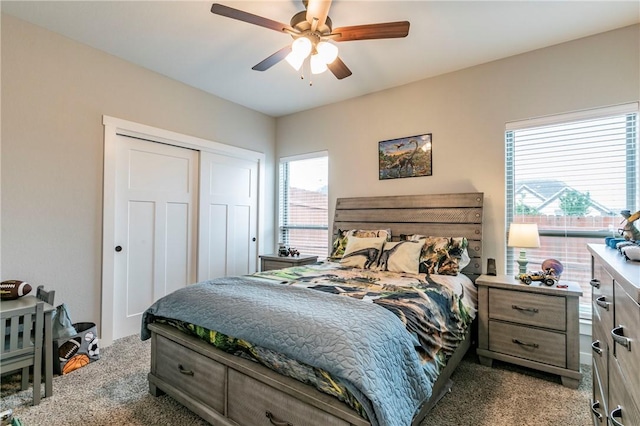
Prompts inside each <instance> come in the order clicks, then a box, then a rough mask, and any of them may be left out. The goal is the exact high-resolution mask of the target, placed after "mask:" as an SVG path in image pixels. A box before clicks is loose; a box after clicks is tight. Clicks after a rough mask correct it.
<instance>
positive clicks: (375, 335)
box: [141, 277, 433, 426]
mask: <svg viewBox="0 0 640 426" xmlns="http://www.w3.org/2000/svg"><path fill="white" fill-rule="evenodd" d="M155 316H157V317H164V318H172V319H177V320H180V321H184V322H188V323H192V324H197V325H200V326H202V327H206V328H208V329H211V330H217V331H219V332H222V333H224V334H227V335H231V336H234V337H237V338H240V339H244V340H247V341H250V342H252V343H254V344H256V345H260V346H263V347H265V348H268V349H272V350H275V351H279V352H281V353H283V354H285V355H287V356H290V357H292V358H294V359H297V360H300V361H302V362H304V363H307V364H309V365H312V366H315V367H318V368H321V369H324V370H326V371H328V372H329V373H331V374H332V375H333V376H335V377H337V378H339V379H340V380H341V381H342V383H343V384H344V385H345V386H346V387H347V388H348V389H349V391H350V392H352V393H353V394H354V395H355V396H356V397H357V398H358V399H359V400H360V401H361V403H362V404H363V406H364V408H365V410H366V412H367V415H368V417H369V421H370V422H371V424H372V425H381V426H387V425H389V426H391V425H398V426H406V425H409V424H411V420H412V418H413V416H414V414H416V411H417V409H418V408H419V407H420V405H421V404H422V403H423V402H424V401H425V400H427V399H428V398H429V397H430V396H431V388H432V380H433V378H431V379H430V378H429V376H428V374H427V372H426V371H425V369H424V368H423V367H422V365H421V362H420V359H419V356H418V354H417V352H416V351H415V349H414V346H415V345H417V344H418V342H417V339H416V338H415V337H414V336H412V335H411V334H410V333H407V331H406V329H405V326H404V324H403V323H402V321H400V320H399V319H398V317H397V316H396V315H394V314H393V313H392V312H390V311H388V310H387V309H385V308H383V307H380V306H378V305H376V304H373V303H363V302H362V301H359V300H355V299H352V298H349V297H341V296H338V295H335V294H328V293H324V292H319V291H313V290H309V289H305V288H297V287H292V286H283V285H281V284H276V283H270V282H266V281H264V280H260V279H255V278H251V277H229V278H219V279H216V280H212V281H205V282H202V283H198V284H194V285H191V286H189V287H186V288H183V289H180V290H177V291H175V292H173V293H171V294H169V295H167V296H165V297H163V298H162V299H160V300H158V301H157V302H156V303H154V304H153V305H152V306H151V307H150V308H149V309H147V311H145V313H144V315H143V320H142V330H141V338H142V339H143V340H146V339H148V338H149V337H151V335H150V332H149V330H148V328H147V325H148V324H149V323H151V322H153V319H154V317H155ZM363 397H364V398H363Z"/></svg>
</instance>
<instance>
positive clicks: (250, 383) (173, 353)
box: [148, 324, 471, 426]
mask: <svg viewBox="0 0 640 426" xmlns="http://www.w3.org/2000/svg"><path fill="white" fill-rule="evenodd" d="M149 329H150V330H151V332H152V336H151V372H150V373H149V375H148V380H149V392H150V393H151V394H152V395H154V396H160V395H162V394H164V393H166V394H168V395H170V396H171V397H173V398H174V399H175V400H176V401H178V402H179V403H181V404H182V405H184V406H185V407H187V408H188V409H190V410H191V411H193V412H194V413H196V414H197V415H199V416H200V417H202V418H203V419H204V420H206V421H207V422H209V423H211V424H213V425H221V426H258V425H265V426H268V425H274V424H276V425H277V424H287V423H289V424H291V425H295V426H298V425H299V424H307V425H309V424H311V425H318V426H334V425H336V426H369V425H370V423H369V422H368V421H366V420H364V419H363V418H361V417H360V416H358V414H357V413H356V412H355V411H353V410H352V409H350V408H349V407H348V406H347V405H345V404H344V403H342V402H341V401H339V400H338V399H336V398H334V397H332V396H330V395H326V394H324V393H322V392H320V391H318V390H317V389H315V388H313V387H311V386H309V385H306V384H303V383H300V382H298V381H297V380H294V379H291V378H289V377H285V376H282V375H280V374H278V373H275V372H274V371H271V370H270V369H268V368H266V367H264V366H262V365H260V364H257V363H255V362H253V361H249V360H246V359H243V358H240V357H237V356H235V355H231V354H227V353H226V352H223V351H221V350H219V349H217V348H215V347H213V346H211V345H210V344H208V343H206V342H204V341H202V340H200V339H198V338H197V337H195V336H190V335H188V334H185V333H183V332H181V331H179V330H177V329H175V328H173V327H171V326H168V325H166V324H150V325H149ZM470 336H471V333H468V336H467V338H466V339H465V341H464V342H462V343H461V345H460V346H459V347H458V349H457V350H456V352H455V353H454V355H453V356H452V358H451V359H450V361H449V363H448V364H447V366H446V367H445V369H444V370H443V372H442V374H441V375H440V376H439V378H438V380H437V382H436V384H435V386H434V388H433V393H432V397H431V399H430V400H429V401H428V402H427V403H425V404H424V405H423V407H422V409H421V410H420V412H419V413H418V415H417V416H416V417H415V419H414V421H413V422H412V426H417V425H419V424H420V423H421V422H422V420H423V419H424V418H425V416H426V415H427V414H428V412H429V411H430V410H431V409H432V408H433V406H434V405H435V404H436V403H437V402H438V401H439V400H440V399H441V398H442V397H443V396H444V395H445V394H446V393H447V392H448V391H449V390H450V388H451V380H450V379H449V378H450V376H451V373H452V372H453V370H454V369H455V367H456V366H457V365H458V363H459V362H460V360H461V359H462V358H463V357H464V354H465V353H466V351H467V350H468V348H469V347H470V344H471V338H470ZM267 413H270V414H271V418H269V417H268V414H267ZM279 422H280V423H279Z"/></svg>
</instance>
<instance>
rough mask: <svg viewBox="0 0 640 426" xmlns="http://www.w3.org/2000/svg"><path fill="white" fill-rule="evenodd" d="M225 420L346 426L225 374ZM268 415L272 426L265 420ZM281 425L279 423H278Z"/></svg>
mask: <svg viewBox="0 0 640 426" xmlns="http://www.w3.org/2000/svg"><path fill="white" fill-rule="evenodd" d="M228 392H229V412H228V417H229V418H230V419H232V420H234V421H236V422H238V423H239V424H241V425H251V426H273V424H283V425H286V424H287V423H290V424H292V425H296V426H297V425H314V426H316V425H317V426H349V423H347V422H345V421H344V420H341V419H338V418H337V417H334V416H332V415H331V414H329V413H326V412H324V411H322V410H319V409H317V408H314V407H312V406H310V405H306V404H302V403H301V402H299V401H298V400H296V399H294V398H293V397H291V396H289V395H287V394H285V393H284V392H280V391H278V390H276V389H274V388H272V387H270V386H267V385H265V384H263V383H260V382H258V381H256V380H254V379H252V378H251V377H248V376H245V375H242V374H240V373H238V372H236V371H234V370H229V389H228ZM267 413H271V415H272V416H273V417H272V420H273V422H272V421H271V420H270V419H269V418H268V417H267ZM278 422H282V423H278Z"/></svg>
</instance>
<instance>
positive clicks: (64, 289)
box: [1, 15, 275, 323]
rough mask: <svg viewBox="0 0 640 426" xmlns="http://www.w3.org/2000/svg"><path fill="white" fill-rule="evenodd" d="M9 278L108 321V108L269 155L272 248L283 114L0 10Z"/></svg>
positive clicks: (80, 313) (77, 312)
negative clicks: (103, 306)
mask: <svg viewBox="0 0 640 426" xmlns="http://www.w3.org/2000/svg"><path fill="white" fill-rule="evenodd" d="M2 113H3V115H2V168H1V170H2V180H1V182H2V192H1V194H2V268H1V271H2V277H1V279H3V280H6V279H14V278H15V279H22V280H27V281H29V282H30V283H32V284H35V285H38V284H44V285H46V286H47V287H49V288H52V289H55V290H56V302H57V303H62V302H66V303H67V304H68V305H69V308H70V312H71V315H72V320H74V321H94V322H96V323H99V319H100V303H101V302H100V294H101V281H100V280H101V256H102V253H101V247H102V236H101V233H102V183H103V182H102V172H103V126H102V116H103V115H108V116H112V117H117V118H121V119H124V120H128V121H134V122H138V123H141V124H146V125H150V126H154V127H158V128H162V129H166V130H170V131H173V132H178V133H182V134H187V135H191V136H196V137H199V138H203V139H207V140H211V141H215V142H219V143H224V144H228V145H235V146H238V147H242V148H246V149H250V150H254V151H259V152H263V153H265V155H266V171H265V175H266V179H265V180H266V182H265V187H266V188H267V191H266V194H265V195H266V196H265V199H266V200H267V202H266V206H265V209H264V211H265V221H264V223H265V225H266V226H265V229H264V231H265V235H266V238H265V241H264V245H265V247H272V246H273V234H274V232H273V229H272V225H273V223H274V217H273V211H274V205H273V199H274V195H273V188H274V175H275V173H274V166H273V164H274V160H273V159H274V149H275V119H274V118H272V117H269V116H266V115H264V114H261V113H258V112H255V111H252V110H249V109H247V108H244V107H241V106H239V105H237V104H233V103H231V102H228V101H225V100H222V99H220V98H217V97H214V96H211V95H209V94H206V93H205V92H202V91H199V90H196V89H194V88H191V87H189V86H186V85H184V84H181V83H178V82H176V81H174V80H171V79H169V78H166V77H164V76H162V75H159V74H156V73H153V72H150V71H148V70H145V69H143V68H140V67H138V66H135V65H133V64H131V63H128V62H125V61H123V60H120V59H117V58H115V57H113V56H111V55H108V54H106V53H103V52H100V51H98V50H95V49H92V48H90V47H87V46H85V45H81V44H78V43H76V42H74V41H71V40H69V39H66V38H63V37H61V36H59V35H56V34H54V33H51V32H49V31H46V30H43V29H41V28H39V27H36V26H33V25H31V24H28V23H26V22H24V21H21V20H18V19H16V18H13V17H10V16H7V15H2Z"/></svg>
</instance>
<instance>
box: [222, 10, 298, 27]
mask: <svg viewBox="0 0 640 426" xmlns="http://www.w3.org/2000/svg"><path fill="white" fill-rule="evenodd" d="M211 13H214V14H216V15H221V16H226V17H227V18H232V19H237V20H238V21H242V22H248V23H250V24H253V25H258V26H260V27H264V28H269V29H270V30H274V31H279V32H289V31H291V32H297V31H295V30H294V29H293V28H291V26H290V25H287V24H283V23H282V22H278V21H273V20H271V19H268V18H263V17H262V16H258V15H254V14H253V13H249V12H244V11H242V10H238V9H234V8H232V7H229V6H225V5H223V4H220V3H214V4H213V6H211Z"/></svg>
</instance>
